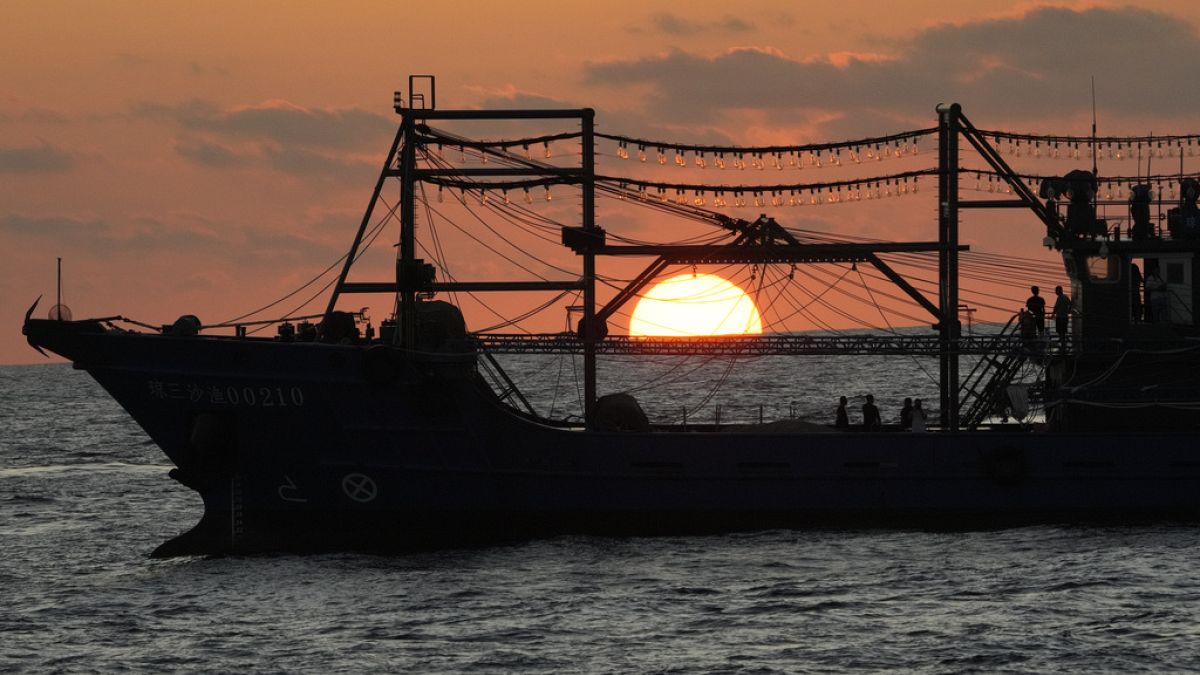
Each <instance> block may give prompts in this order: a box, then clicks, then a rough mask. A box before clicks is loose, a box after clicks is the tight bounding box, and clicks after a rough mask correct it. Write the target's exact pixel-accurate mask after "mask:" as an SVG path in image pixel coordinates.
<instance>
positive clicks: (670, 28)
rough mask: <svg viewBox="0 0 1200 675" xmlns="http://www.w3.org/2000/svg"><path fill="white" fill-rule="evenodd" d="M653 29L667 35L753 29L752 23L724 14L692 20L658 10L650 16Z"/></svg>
mask: <svg viewBox="0 0 1200 675" xmlns="http://www.w3.org/2000/svg"><path fill="white" fill-rule="evenodd" d="M650 25H651V26H653V27H654V30H656V31H658V32H660V33H666V34H667V35H679V36H688V35H698V34H700V33H745V32H748V31H751V30H753V29H754V24H752V23H750V22H748V21H745V20H744V19H739V18H738V17H736V16H731V15H729V14H726V15H725V16H724V17H722V18H720V19H718V20H716V21H693V20H691V19H685V18H683V17H681V16H679V15H677V14H672V13H670V12H659V13H657V14H655V15H654V16H652V17H651V18H650Z"/></svg>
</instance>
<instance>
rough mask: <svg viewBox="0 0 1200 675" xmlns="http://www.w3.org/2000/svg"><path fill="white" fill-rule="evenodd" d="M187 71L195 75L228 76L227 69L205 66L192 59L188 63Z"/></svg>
mask: <svg viewBox="0 0 1200 675" xmlns="http://www.w3.org/2000/svg"><path fill="white" fill-rule="evenodd" d="M188 72H189V73H191V74H192V75H196V76H204V75H218V76H220V77H228V76H229V71H228V70H226V69H225V68H222V67H220V66H207V65H204V64H203V63H199V62H196V61H192V62H190V63H188Z"/></svg>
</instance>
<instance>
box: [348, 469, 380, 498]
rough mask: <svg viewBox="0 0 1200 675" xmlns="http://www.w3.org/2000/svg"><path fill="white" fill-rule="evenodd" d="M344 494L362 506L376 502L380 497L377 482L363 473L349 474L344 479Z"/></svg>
mask: <svg viewBox="0 0 1200 675" xmlns="http://www.w3.org/2000/svg"><path fill="white" fill-rule="evenodd" d="M342 492H345V493H346V496H347V497H349V498H350V499H353V500H354V501H356V502H358V503H360V504H366V503H367V502H370V501H374V500H375V498H376V497H378V496H379V488H378V486H376V485H375V480H374V479H373V478H371V477H370V476H368V475H366V474H362V473H348V474H346V475H345V476H343V477H342Z"/></svg>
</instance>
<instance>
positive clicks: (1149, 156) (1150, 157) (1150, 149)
mask: <svg viewBox="0 0 1200 675" xmlns="http://www.w3.org/2000/svg"><path fill="white" fill-rule="evenodd" d="M1141 148H1142V146H1141V144H1140V143H1139V144H1138V150H1141ZM1153 161H1154V132H1153V131H1151V132H1150V140H1149V141H1148V142H1147V143H1146V182H1147V183H1149V182H1150V163H1151V162H1153Z"/></svg>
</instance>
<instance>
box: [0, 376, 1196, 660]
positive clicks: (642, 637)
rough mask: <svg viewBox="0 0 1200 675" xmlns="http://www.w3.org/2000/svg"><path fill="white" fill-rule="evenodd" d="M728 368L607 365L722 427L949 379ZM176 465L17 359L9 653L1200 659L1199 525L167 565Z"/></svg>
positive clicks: (7, 412)
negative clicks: (717, 383)
mask: <svg viewBox="0 0 1200 675" xmlns="http://www.w3.org/2000/svg"><path fill="white" fill-rule="evenodd" d="M568 361H569V360H568ZM693 363H695V361H693ZM726 364H727V362H719V361H714V362H713V363H712V364H709V365H712V366H713V368H711V369H709V370H710V372H706V373H704V374H703V377H701V372H700V371H696V373H695V374H694V375H689V376H683V373H684V372H685V370H684V368H676V365H677V362H673V361H669V360H664V361H663V362H662V363H661V364H659V365H657V366H649V367H647V368H639V367H636V365H637V364H631V363H630V362H628V361H626V362H622V363H617V364H616V365H614V364H613V363H608V364H607V365H605V366H603V368H607V369H608V372H607V374H608V375H609V376H618V377H620V376H624V377H626V379H627V380H628V381H629V383H628V384H629V386H628V388H634V387H636V386H638V385H639V384H642V383H644V382H645V381H647V380H649V379H652V378H654V377H658V376H659V375H661V374H662V372H664V371H669V373H668V374H667V375H663V376H662V377H660V378H659V383H660V384H662V383H666V382H668V381H671V383H670V385H669V386H670V387H674V388H675V389H667V390H666V392H665V393H664V392H663V390H662V389H661V388H657V389H656V388H654V387H646V388H644V389H641V390H639V394H638V395H639V399H640V400H642V401H643V404H644V405H645V407H646V408H647V411H648V413H649V414H651V416H658V417H662V418H669V417H671V415H673V414H675V413H673V412H672V409H679V408H681V407H684V406H690V407H691V408H692V410H691V413H690V414H691V415H692V416H693V418H695V417H696V416H700V417H706V418H707V419H702V420H700V421H704V422H711V421H712V417H713V416H714V415H715V408H714V406H715V405H717V404H723V405H725V406H726V408H724V409H723V410H726V411H728V412H727V414H728V415H730V416H733V417H742V418H746V417H748V418H752V419H745V420H743V421H754V419H753V418H757V416H758V414H759V413H758V410H759V406H762V409H763V413H762V414H763V415H764V417H768V418H770V417H782V416H792V415H794V416H796V417H806V418H810V419H820V418H822V417H826V418H828V417H831V416H832V409H833V405H835V403H836V402H835V401H830V400H829V397H830V396H832V395H834V394H836V393H837V392H838V391H839V389H838V388H839V387H848V388H845V389H842V390H841V391H842V392H843V393H845V394H846V395H851V396H853V395H861V394H865V393H874V394H875V395H876V397H877V399H879V403H880V404H881V405H880V407H881V409H883V412H884V417H885V420H886V419H887V418H889V416H891V417H894V416H895V413H896V411H897V410H898V407H899V404H898V397H900V396H903V395H918V396H919V395H922V394H925V395H926V396H928V395H929V393H930V392H932V391H933V388H932V386H931V385H930V384H929V381H928V378H926V377H925V375H924V374H923V373H922V368H926V369H930V372H932V373H934V374H936V371H934V370H932V369H933V367H934V366H935V365H936V364H934V363H932V362H930V363H924V364H921V366H918V365H917V364H916V363H915V362H913V361H908V362H907V363H905V362H903V361H902V362H901V365H896V366H891V367H885V366H882V365H880V364H879V363H871V362H870V361H869V360H864V359H850V358H849V357H845V358H844V359H843V360H842V361H840V362H839V361H837V360H830V359H815V360H811V361H808V362H805V363H803V364H802V365H803V367H802V368H799V369H797V368H796V367H794V364H793V367H792V369H791V370H789V371H787V373H788V374H786V376H784V377H781V376H780V375H781V371H780V368H781V367H782V366H781V363H780V362H779V361H776V360H772V359H758V360H752V361H740V362H737V363H736V364H735V365H734V366H733V367H732V368H730V369H729V373H728V375H727V376H726V377H725V384H726V385H736V386H726V387H722V388H721V389H720V390H718V393H717V394H714V395H712V396H709V397H708V400H707V401H704V398H705V396H706V395H707V394H708V393H709V392H710V391H711V389H710V387H711V385H712V384H713V375H712V372H711V371H713V370H716V369H718V368H719V369H720V370H717V371H716V377H717V378H718V379H719V378H720V376H721V374H722V373H723V372H724V371H725V369H726V368H727V367H728V366H727V365H726ZM508 365H509V366H511V367H514V369H515V366H517V365H522V364H520V363H516V362H514V361H512V360H511V359H510V362H509V364H508ZM523 365H527V366H535V367H534V368H533V371H534V372H535V373H540V374H537V375H529V376H527V378H526V379H528V378H529V377H534V378H535V379H536V378H554V379H556V380H557V381H558V382H559V384H560V389H561V391H559V398H561V399H562V400H563V401H566V400H568V399H570V398H572V397H575V396H576V394H575V393H574V392H575V390H576V386H575V384H574V376H571V377H570V378H568V376H567V375H566V374H560V373H559V372H558V370H559V369H558V364H557V363H554V362H553V359H551V360H550V361H547V363H543V364H537V363H524V364H523ZM562 365H563V368H562V370H563V371H568V370H569V369H570V368H571V364H570V363H569V362H563V364H562ZM538 368H540V369H541V370H540V371H539V370H538ZM656 368H657V369H658V370H655V369H656ZM889 368H893V369H895V368H899V369H900V371H896V370H889ZM847 375H850V377H847ZM676 376H679V377H678V378H676ZM922 380H924V382H925V383H926V384H919V383H920V382H921V381H922ZM567 381H569V382H570V383H571V384H570V386H569V387H568V386H565V385H563V382H567ZM845 382H851V383H852V384H851V385H845V384H844V383H845ZM835 383H842V384H835ZM914 383H918V384H914ZM547 391H549V390H548V389H542V390H539V392H538V396H537V397H536V398H538V400H537V401H531V403H533V404H534V405H535V407H538V408H539V409H540V410H546V409H548V407H549V406H550V405H552V401H551V399H554V395H553V394H550V395H549V397H548V398H547V395H546V392H547ZM652 391H658V393H652ZM721 391H724V392H727V393H726V394H721V393H720V392H721ZM602 393H603V391H602ZM701 401H703V405H701V404H700V402H701ZM853 417H854V415H853V414H852V418H853ZM734 421H737V420H734ZM168 469H169V466H167V464H166V463H165V460H164V459H163V457H162V456H161V455H160V453H159V452H158V450H157V449H156V448H155V447H154V445H153V444H152V443H151V442H150V441H149V439H147V438H146V436H145V434H143V433H142V432H141V431H140V430H139V429H138V427H137V426H136V425H135V424H134V423H133V422H132V421H131V420H130V419H129V418H128V416H127V415H126V414H125V413H124V412H123V411H122V410H121V409H120V407H119V406H118V405H117V404H116V403H115V402H114V401H112V400H111V399H110V398H109V397H108V396H107V395H106V394H105V393H104V392H103V391H102V390H101V389H100V388H99V387H98V386H97V385H96V384H95V383H94V382H92V380H91V379H90V378H89V377H88V376H87V375H86V374H84V373H82V372H78V371H74V370H72V369H70V367H68V366H61V365H46V366H22V367H3V368H0V671H7V670H31V671H65V672H75V671H113V670H119V669H134V670H154V671H160V670H212V671H272V672H278V671H300V672H323V671H330V670H336V671H350V672H360V671H368V670H370V671H394V672H505V671H519V672H535V673H563V672H585V673H592V672H636V673H640V672H803V671H822V672H827V671H863V670H870V671H876V670H906V671H908V670H912V671H920V672H962V671H986V672H995V671H1022V672H1027V671H1037V672H1050V671H1058V672H1072V673H1074V672H1080V671H1119V672H1128V671H1136V670H1150V671H1180V670H1193V669H1198V668H1200V639H1198V638H1200V574H1198V573H1197V572H1196V567H1197V561H1198V559H1200V552H1198V551H1200V528H1197V527H1196V526H1192V525H1161V526H1137V527H1117V528H1111V527H1106V528H1099V527H1074V526H1073V527H1053V526H1043V527H1028V528H1019V529H1006V530H997V531H986V532H953V533H946V532H924V531H892V530H880V531H820V532H806V531H786V530H771V531H763V532H752V533H741V534H730V535H723V536H703V537H661V538H605V537H557V538H551V539H545V540H537V541H529V542H526V543H520V544H515V545H505V546H497V547H491V548H475V549H467V550H446V551H440V552H432V553H421V554H413V555H397V556H375V555H358V554H341V555H319V556H299V555H270V556H245V557H243V556H226V557H193V558H178V559H171V560H152V559H150V558H149V557H148V554H149V552H150V551H151V550H153V549H154V547H155V546H156V545H157V544H159V543H161V542H162V541H164V540H166V539H168V538H170V537H171V536H173V535H175V534H177V533H179V532H180V531H182V530H185V529H187V528H188V527H190V526H191V525H192V524H193V523H195V522H196V521H197V520H198V519H199V516H200V513H201V505H200V500H199V498H198V497H197V496H196V495H195V494H194V493H192V492H191V491H189V490H187V489H186V488H183V487H182V486H180V485H178V484H176V483H175V482H173V481H171V480H170V479H168V478H167V476H166V473H167V471H168Z"/></svg>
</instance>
